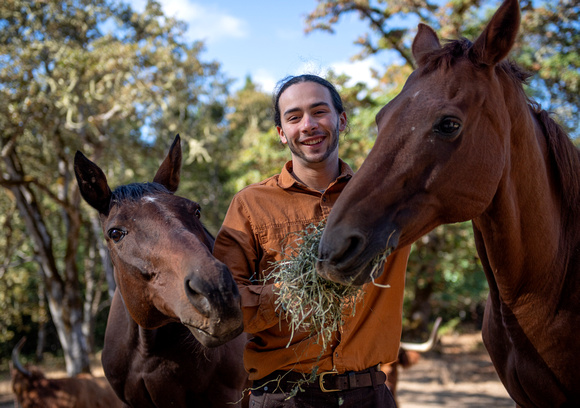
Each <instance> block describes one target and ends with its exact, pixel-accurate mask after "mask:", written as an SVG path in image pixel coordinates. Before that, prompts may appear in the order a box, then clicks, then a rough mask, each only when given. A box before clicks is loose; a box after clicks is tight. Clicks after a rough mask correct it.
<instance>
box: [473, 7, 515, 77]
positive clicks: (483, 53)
mask: <svg viewBox="0 0 580 408" xmlns="http://www.w3.org/2000/svg"><path fill="white" fill-rule="evenodd" d="M519 27H520V5H519V2H518V0H505V1H504V2H503V4H502V5H501V6H500V8H499V9H498V10H497V11H496V12H495V14H494V15H493V17H492V18H491V21H490V22H489V23H488V24H487V26H486V27H485V30H483V32H482V33H481V34H480V36H479V37H478V38H477V40H475V42H474V43H473V46H472V47H471V49H470V50H469V52H470V58H471V60H472V61H473V62H474V63H476V64H483V65H488V66H494V65H496V64H497V63H499V62H500V61H501V60H503V59H504V58H505V57H506V56H507V55H508V53H509V52H510V50H511V49H512V47H513V45H514V43H515V41H516V37H517V35H518V29H519Z"/></svg>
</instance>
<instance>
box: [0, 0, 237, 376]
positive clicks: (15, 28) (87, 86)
mask: <svg viewBox="0 0 580 408" xmlns="http://www.w3.org/2000/svg"><path fill="white" fill-rule="evenodd" d="M0 27H1V28H2V30H0V55H1V56H2V57H0V126H1V127H2V129H3V133H2V135H0V142H1V149H0V154H1V155H0V173H1V174H2V178H1V179H0V186H1V187H2V189H3V191H6V192H9V195H8V196H7V197H6V199H4V196H2V201H1V202H0V206H1V209H2V210H4V209H6V210H7V212H6V213H7V214H11V215H10V216H6V218H4V219H2V222H3V223H4V226H5V228H6V229H5V231H7V233H8V234H7V236H6V238H5V239H3V240H1V241H0V252H1V253H3V254H4V255H5V256H6V258H5V259H6V261H3V264H2V267H3V269H2V271H3V277H2V285H5V286H6V288H7V289H9V292H10V293H11V295H10V296H12V298H11V299H12V300H14V301H16V302H17V303H16V305H15V306H14V309H15V310H16V311H17V313H20V314H22V313H31V314H32V315H34V314H35V313H36V314H39V313H40V311H41V309H39V306H38V305H37V304H36V305H35V303H37V301H36V297H35V296H31V293H29V292H31V291H32V293H34V290H35V289H34V286H35V283H34V282H35V280H34V279H35V276H36V275H35V273H36V274H38V270H40V273H41V274H42V275H41V276H42V279H38V281H42V282H43V283H45V284H46V285H47V291H46V293H47V295H48V296H49V304H50V305H51V313H52V314H53V319H55V320H56V321H57V322H58V321H59V320H60V319H64V320H65V321H62V322H60V324H57V325H56V326H57V328H58V330H59V337H60V339H61V343H62V342H63V340H64V341H65V342H69V341H80V340H79V339H78V338H77V340H73V338H74V335H73V333H74V332H75V330H77V329H76V328H78V325H79V324H80V322H79V321H72V320H71V321H66V319H71V318H73V317H74V316H79V315H81V316H82V314H83V312H82V308H83V304H82V302H83V301H84V302H85V303H86V304H85V310H87V311H90V312H89V313H88V315H87V314H85V318H86V319H88V320H89V321H91V320H94V315H95V314H96V310H97V308H98V304H96V302H100V300H101V299H103V297H102V296H100V293H101V292H104V293H105V297H106V291H105V290H104V289H105V288H106V286H105V283H104V277H103V273H102V272H103V264H102V262H105V260H101V259H99V256H98V250H97V243H98V242H99V240H101V239H102V237H101V233H100V232H96V233H95V232H94V231H93V230H92V229H91V226H90V225H91V223H90V219H91V218H92V217H94V216H95V214H94V210H93V209H90V208H88V206H86V205H85V204H81V203H80V197H79V193H78V188H77V186H76V181H75V178H74V174H73V165H72V159H73V157H74V153H75V151H76V150H81V151H82V152H83V153H85V154H86V155H87V156H88V157H89V158H91V159H92V160H94V161H95V162H97V163H98V164H99V165H100V166H102V167H103V170H104V171H105V174H106V175H107V178H108V180H109V184H110V185H111V186H116V185H118V184H125V183H128V182H134V181H149V180H151V179H152V177H153V175H154V174H155V171H156V170H157V167H158V166H159V163H160V162H161V160H162V159H163V157H164V155H165V153H166V151H167V149H168V147H169V144H170V143H171V141H172V140H173V138H174V136H175V133H182V138H183V140H184V153H185V160H184V177H183V183H182V186H181V191H180V193H181V194H183V195H185V196H188V197H192V198H195V197H199V196H205V197H207V198H206V204H209V206H210V207H211V205H212V204H213V202H215V200H217V196H215V195H214V196H213V197H212V196H211V194H210V193H211V192H213V191H214V187H213V186H212V185H213V184H215V177H214V174H213V173H212V172H211V171H206V164H208V163H210V164H211V163H214V167H215V168H219V166H218V164H217V163H215V162H213V161H212V159H213V158H212V154H213V153H214V150H215V149H214V150H212V148H211V146H214V145H219V143H220V138H221V137H222V136H221V135H223V133H224V130H223V129H224V124H223V112H224V105H225V94H226V90H227V84H228V81H227V80H226V79H225V78H223V76H222V74H221V72H220V70H219V64H217V63H216V62H204V61H202V60H201V58H200V55H201V53H202V51H203V44H202V43H199V42H194V43H188V42H185V41H183V33H184V30H185V26H184V24H183V23H180V22H178V21H176V20H174V19H171V18H167V17H166V16H164V15H163V13H162V11H161V8H160V6H159V4H158V3H156V2H154V1H150V2H148V4H147V6H146V9H145V11H144V12H143V13H136V12H134V11H133V10H132V9H131V8H130V7H129V6H127V5H124V4H121V3H118V2H115V1H107V0H98V1H88V0H60V1H50V2H29V1H24V0H13V1H12V0H11V1H8V2H2V3H1V4H0ZM207 167H208V168H209V169H210V170H211V165H210V166H207ZM216 171H217V170H216ZM212 200H213V201H212ZM200 201H201V200H200ZM16 209H18V211H16ZM17 215H19V216H20V217H22V221H21V220H19V217H18V216H17ZM210 218H211V217H210ZM35 228H36V230H35V231H33V230H34V229H35ZM23 254H24V255H23ZM33 254H35V255H36V256H35V257H34V259H29V260H28V262H29V263H23V262H21V261H20V259H21V258H22V257H23V256H26V257H32V255H33ZM32 261H34V262H32ZM30 262H32V263H30ZM36 278H38V276H36ZM29 282H32V283H30V284H29ZM36 284H38V282H36ZM22 288H24V289H22ZM19 290H24V291H25V292H27V293H26V294H27V296H24V295H22V296H21V295H18V296H16V295H17V294H18V293H19ZM15 296H16V297H15ZM6 301H8V300H6ZM74 308H78V309H79V310H76V311H73V310H72V309H74ZM61 309H62V310H61ZM85 323H87V322H85ZM7 324H11V323H10V322H7ZM4 327H8V326H4ZM91 327H94V324H91ZM17 330H18V331H22V330H24V329H23V328H22V327H19V328H18V329H17ZM13 335H14V333H6V336H8V337H9V336H13ZM6 338H7V337H6ZM87 343H91V339H88V341H87ZM66 346H67V344H63V347H65V348H66ZM73 349H74V348H71V350H73ZM78 349H82V342H81V344H80V345H79V347H78ZM65 351H66V349H65ZM65 355H66V353H65ZM70 357H71V361H72V360H74V359H76V358H78V356H70ZM67 363H68V362H67ZM78 369H79V368H78V367H77V368H75V369H74V370H78ZM80 369H81V370H82V369H84V368H80Z"/></svg>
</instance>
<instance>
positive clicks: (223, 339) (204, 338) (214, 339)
mask: <svg viewBox="0 0 580 408" xmlns="http://www.w3.org/2000/svg"><path fill="white" fill-rule="evenodd" d="M187 328H188V329H189V331H190V332H191V334H193V336H194V337H195V338H196V339H197V341H199V342H200V343H201V344H202V345H203V346H204V347H207V348H214V347H218V346H221V345H222V344H225V343H227V342H229V341H231V340H233V339H235V338H236V337H238V336H239V335H240V334H242V332H243V331H244V326H243V325H241V326H239V327H238V328H236V329H234V330H232V331H229V332H227V333H222V334H220V335H219V336H216V335H213V334H211V333H208V332H207V331H205V330H202V329H200V328H197V327H194V326H189V325H187Z"/></svg>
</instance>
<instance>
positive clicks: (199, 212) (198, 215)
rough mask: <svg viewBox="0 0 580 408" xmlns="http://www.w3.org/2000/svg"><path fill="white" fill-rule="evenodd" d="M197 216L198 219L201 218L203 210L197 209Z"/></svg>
mask: <svg viewBox="0 0 580 408" xmlns="http://www.w3.org/2000/svg"><path fill="white" fill-rule="evenodd" d="M195 216H196V217H197V218H201V208H196V210H195Z"/></svg>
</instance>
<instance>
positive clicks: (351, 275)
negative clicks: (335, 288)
mask: <svg viewBox="0 0 580 408" xmlns="http://www.w3.org/2000/svg"><path fill="white" fill-rule="evenodd" d="M316 269H317V271H318V274H319V275H320V276H321V277H323V278H324V279H327V280H329V281H332V282H336V283H340V284H341V285H347V286H349V285H353V286H362V285H364V284H365V283H368V282H370V281H372V280H373V279H374V278H376V277H377V276H379V275H380V274H378V275H377V276H372V273H373V267H372V265H371V262H370V261H369V262H367V263H365V264H364V265H361V266H359V267H357V268H352V267H351V268H348V269H342V268H340V267H339V266H338V265H330V264H329V263H328V262H324V261H319V262H318V263H317V264H316ZM379 270H380V271H381V272H382V267H381V268H379Z"/></svg>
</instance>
